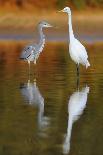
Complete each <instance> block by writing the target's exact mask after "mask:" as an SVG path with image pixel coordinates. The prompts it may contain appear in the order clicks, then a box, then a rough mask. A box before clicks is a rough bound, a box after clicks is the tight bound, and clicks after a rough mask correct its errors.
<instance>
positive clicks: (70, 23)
mask: <svg viewBox="0 0 103 155" xmlns="http://www.w3.org/2000/svg"><path fill="white" fill-rule="evenodd" d="M68 18H69V19H68V25H69V36H70V41H71V40H72V39H73V38H74V34H73V28H72V16H71V13H69V14H68Z"/></svg>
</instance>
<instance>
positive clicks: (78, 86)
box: [77, 76, 79, 91]
mask: <svg viewBox="0 0 103 155" xmlns="http://www.w3.org/2000/svg"><path fill="white" fill-rule="evenodd" d="M78 90H79V76H77V91H78Z"/></svg>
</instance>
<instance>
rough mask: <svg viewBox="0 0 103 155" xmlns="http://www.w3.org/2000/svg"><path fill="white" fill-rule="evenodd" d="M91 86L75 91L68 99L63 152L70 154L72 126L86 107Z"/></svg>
mask: <svg viewBox="0 0 103 155" xmlns="http://www.w3.org/2000/svg"><path fill="white" fill-rule="evenodd" d="M88 93H89V87H87V86H86V87H84V88H83V89H82V90H81V91H79V90H78V91H76V92H74V93H73V94H72V95H71V96H70V99H69V101H68V126H67V133H66V136H65V140H64V143H63V153H64V154H68V153H69V151H70V139H71V133H72V126H73V123H74V122H75V121H77V120H78V119H79V118H80V116H81V115H82V113H83V110H84V109H85V107H86V103H87V97H88Z"/></svg>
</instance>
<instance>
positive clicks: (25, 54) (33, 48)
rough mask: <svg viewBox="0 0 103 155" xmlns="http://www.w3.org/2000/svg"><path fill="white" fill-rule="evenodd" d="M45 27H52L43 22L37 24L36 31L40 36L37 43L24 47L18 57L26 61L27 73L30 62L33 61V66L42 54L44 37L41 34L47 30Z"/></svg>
mask: <svg viewBox="0 0 103 155" xmlns="http://www.w3.org/2000/svg"><path fill="white" fill-rule="evenodd" d="M47 27H52V25H50V24H48V23H47V22H45V21H41V22H40V23H39V24H38V30H39V34H40V41H39V43H38V44H32V45H28V46H26V47H25V48H24V50H23V51H22V53H21V55H20V59H23V60H25V61H28V64H29V71H30V62H31V61H34V64H36V60H37V59H38V57H39V55H40V53H41V52H42V50H43V48H44V45H45V35H44V34H43V31H42V29H43V28H47Z"/></svg>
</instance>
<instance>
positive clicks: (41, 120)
mask: <svg viewBox="0 0 103 155" xmlns="http://www.w3.org/2000/svg"><path fill="white" fill-rule="evenodd" d="M20 89H21V93H22V95H23V96H24V99H25V100H26V101H27V103H28V104H29V105H31V106H34V107H37V108H38V109H39V110H38V128H39V129H41V130H43V129H45V128H46V127H47V126H48V125H49V118H48V117H46V116H44V98H43V96H42V95H41V93H40V91H39V88H38V86H37V84H36V80H34V82H33V83H31V82H30V80H28V82H27V83H23V84H21V85H20Z"/></svg>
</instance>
